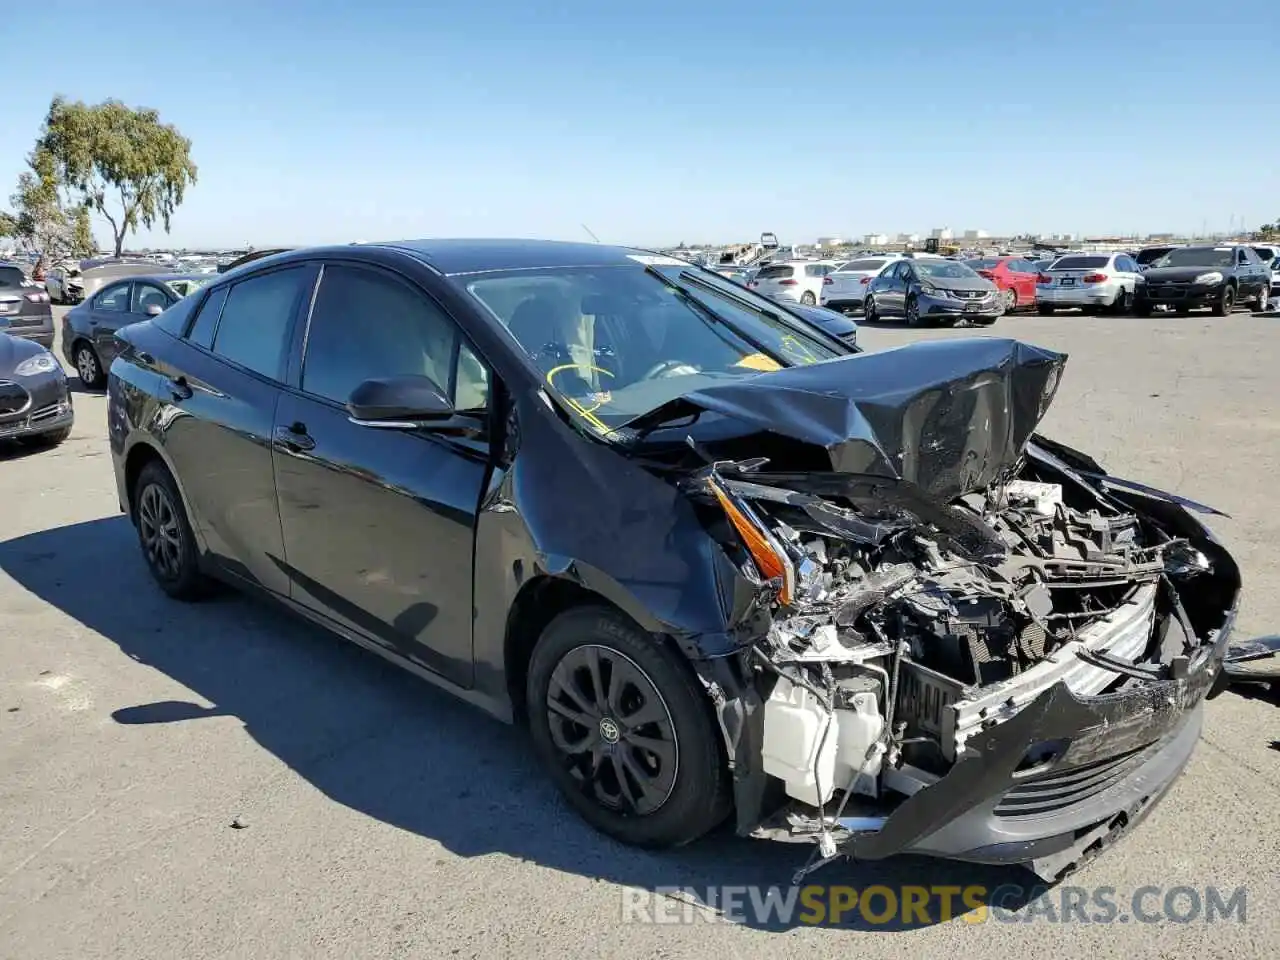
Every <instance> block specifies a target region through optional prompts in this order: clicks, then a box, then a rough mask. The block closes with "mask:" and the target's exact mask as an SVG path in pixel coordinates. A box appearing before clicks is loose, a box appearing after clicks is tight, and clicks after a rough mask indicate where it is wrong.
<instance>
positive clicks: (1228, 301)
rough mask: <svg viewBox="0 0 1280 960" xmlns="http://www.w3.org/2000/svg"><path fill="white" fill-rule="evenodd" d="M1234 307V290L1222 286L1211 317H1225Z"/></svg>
mask: <svg viewBox="0 0 1280 960" xmlns="http://www.w3.org/2000/svg"><path fill="white" fill-rule="evenodd" d="M1235 305H1236V288H1235V287H1232V286H1224V287H1223V288H1222V292H1221V293H1220V294H1218V299H1217V300H1216V301H1214V304H1213V315H1214V316H1215V317H1225V316H1226V315H1227V314H1229V313H1230V312H1231V311H1232V310H1233V309H1234V308H1235Z"/></svg>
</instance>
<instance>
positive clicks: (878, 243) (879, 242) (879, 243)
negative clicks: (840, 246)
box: [862, 233, 889, 247]
mask: <svg viewBox="0 0 1280 960" xmlns="http://www.w3.org/2000/svg"><path fill="white" fill-rule="evenodd" d="M862 242H863V243H864V244H866V245H867V246H868V247H883V246H884V245H885V244H886V243H888V242H889V238H888V237H887V236H886V235H885V234H883V233H868V234H866V235H864V236H863V238H862Z"/></svg>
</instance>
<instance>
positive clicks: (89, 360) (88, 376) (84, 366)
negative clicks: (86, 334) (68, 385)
mask: <svg viewBox="0 0 1280 960" xmlns="http://www.w3.org/2000/svg"><path fill="white" fill-rule="evenodd" d="M72 359H73V360H74V361H75V365H76V372H77V373H78V374H79V375H80V382H81V383H82V384H84V386H85V387H86V388H87V389H89V390H101V389H102V385H103V384H104V383H106V382H107V377H106V374H104V373H103V372H102V361H101V360H99V359H98V354H97V353H95V352H94V349H93V347H91V346H89V344H87V343H85V342H84V341H83V340H81V341H80V342H79V343H78V344H76V349H75V352H74V353H73V354H72Z"/></svg>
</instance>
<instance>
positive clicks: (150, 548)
mask: <svg viewBox="0 0 1280 960" xmlns="http://www.w3.org/2000/svg"><path fill="white" fill-rule="evenodd" d="M133 522H134V526H135V527H136V528H137V531H138V545H139V546H140V547H141V548H142V556H143V559H144V560H146V562H147V568H148V569H149V570H150V571H151V576H152V577H154V578H155V581H156V583H157V584H158V585H159V586H160V589H161V590H163V591H164V592H165V593H167V594H168V595H169V596H171V597H173V598H174V599H175V600H199V599H201V598H202V597H204V596H206V595H207V594H208V592H209V586H210V583H209V581H208V579H207V578H206V577H205V576H204V574H203V573H202V572H201V570H200V554H199V551H198V550H197V549H196V538H195V535H194V534H193V533H192V532H191V523H190V522H189V521H188V519H187V511H186V508H185V507H184V506H183V504H182V496H181V495H180V494H179V493H178V485H177V484H176V483H174V481H173V477H172V476H171V475H170V474H169V471H168V469H166V468H165V466H164V464H162V463H160V462H159V461H156V460H153V461H152V462H151V463H148V464H147V465H146V466H145V467H143V468H142V472H141V473H140V474H138V479H137V482H136V483H135V484H134V486H133ZM153 537H154V538H155V539H153Z"/></svg>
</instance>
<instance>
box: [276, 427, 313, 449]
mask: <svg viewBox="0 0 1280 960" xmlns="http://www.w3.org/2000/svg"><path fill="white" fill-rule="evenodd" d="M275 440H276V443H278V444H279V445H280V446H282V447H284V448H285V449H286V450H289V451H291V452H293V453H301V452H302V451H304V450H311V449H313V448H314V447H315V445H316V441H315V438H314V437H313V436H311V434H309V433H307V425H306V424H305V423H292V424H290V425H289V426H287V427H276V430H275Z"/></svg>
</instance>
